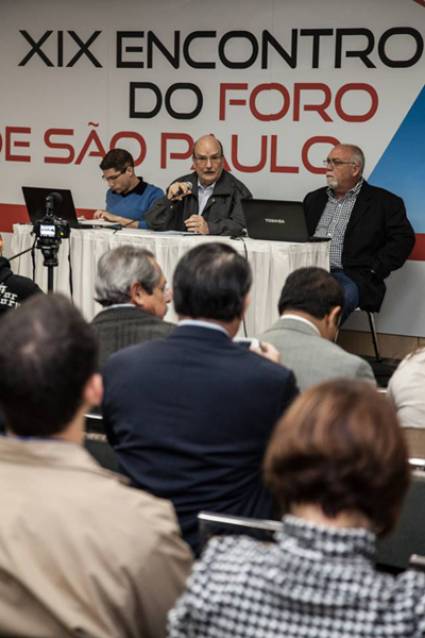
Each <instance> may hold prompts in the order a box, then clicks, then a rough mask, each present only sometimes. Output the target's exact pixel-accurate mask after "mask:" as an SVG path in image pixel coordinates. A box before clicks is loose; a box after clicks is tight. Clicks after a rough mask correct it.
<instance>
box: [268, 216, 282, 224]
mask: <svg viewBox="0 0 425 638" xmlns="http://www.w3.org/2000/svg"><path fill="white" fill-rule="evenodd" d="M264 221H265V222H266V223H267V224H286V222H285V220H284V219H271V218H270V217H266V218H265V219H264Z"/></svg>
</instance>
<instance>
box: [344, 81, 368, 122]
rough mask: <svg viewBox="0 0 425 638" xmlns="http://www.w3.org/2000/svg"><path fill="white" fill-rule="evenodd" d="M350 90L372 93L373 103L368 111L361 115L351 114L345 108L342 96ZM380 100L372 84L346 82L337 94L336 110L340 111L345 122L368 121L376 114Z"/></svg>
mask: <svg viewBox="0 0 425 638" xmlns="http://www.w3.org/2000/svg"><path fill="white" fill-rule="evenodd" d="M349 91H365V92H366V93H368V94H369V95H370V100H371V105H370V109H369V110H368V111H367V112H366V113H363V114H361V115H350V114H349V113H346V111H345V110H343V108H342V98H343V97H344V96H345V95H346V93H348V92H349ZM378 102H379V100H378V94H377V92H376V91H375V89H374V88H373V86H371V85H370V84H363V83H361V82H359V83H352V84H344V86H341V88H340V89H339V90H338V92H337V94H336V95H335V111H336V112H337V113H338V115H339V117H340V118H341V120H344V121H345V122H366V121H367V120H370V119H371V118H372V117H373V116H374V115H375V113H376V111H377V110H378Z"/></svg>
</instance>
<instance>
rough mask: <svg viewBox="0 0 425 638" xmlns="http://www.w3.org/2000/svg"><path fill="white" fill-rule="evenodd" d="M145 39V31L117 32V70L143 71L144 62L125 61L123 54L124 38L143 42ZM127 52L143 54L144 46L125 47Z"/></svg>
mask: <svg viewBox="0 0 425 638" xmlns="http://www.w3.org/2000/svg"><path fill="white" fill-rule="evenodd" d="M144 37H145V32H144V31H117V69H143V67H144V64H143V62H138V61H137V60H133V61H124V60H123V57H122V52H123V39H124V38H139V39H140V40H142V39H143V38H144ZM124 51H125V52H129V53H142V52H143V47H142V46H129V47H124Z"/></svg>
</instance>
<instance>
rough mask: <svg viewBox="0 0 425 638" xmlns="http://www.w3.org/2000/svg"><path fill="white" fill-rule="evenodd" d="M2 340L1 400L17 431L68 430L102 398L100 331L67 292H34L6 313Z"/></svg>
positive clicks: (55, 432)
mask: <svg viewBox="0 0 425 638" xmlns="http://www.w3.org/2000/svg"><path fill="white" fill-rule="evenodd" d="M0 343H1V344H2V346H1V348H0V404H1V406H2V408H3V411H4V414H5V418H6V424H7V428H8V429H9V430H10V431H11V432H13V433H14V434H16V435H18V436H33V437H49V436H55V435H61V434H65V431H67V430H68V428H70V427H71V425H72V422H73V420H74V419H76V418H77V417H78V416H80V420H81V421H83V414H84V411H86V410H88V409H90V408H91V407H92V406H93V405H96V404H98V403H99V402H100V400H101V393H102V384H101V379H100V375H98V374H96V365H97V342H96V338H95V335H94V333H93V331H92V328H91V326H89V325H88V324H87V323H86V321H85V320H84V319H83V317H82V316H81V314H80V313H79V311H78V310H77V309H76V308H75V306H73V305H72V303H71V302H70V301H68V300H67V299H66V298H65V297H63V296H62V295H58V294H51V295H35V296H34V297H32V298H31V299H30V300H29V301H26V302H25V303H24V304H23V305H22V306H20V307H19V308H18V309H17V310H16V311H15V312H13V313H10V314H8V315H6V316H5V318H4V319H3V320H2V322H1V324H0ZM80 413H81V414H80ZM77 438H78V440H80V439H81V433H80V434H79V436H78V437H77Z"/></svg>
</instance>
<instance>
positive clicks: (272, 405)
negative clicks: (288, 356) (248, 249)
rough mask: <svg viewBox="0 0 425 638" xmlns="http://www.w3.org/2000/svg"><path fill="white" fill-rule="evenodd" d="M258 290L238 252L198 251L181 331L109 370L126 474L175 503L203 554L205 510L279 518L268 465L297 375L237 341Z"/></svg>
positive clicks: (176, 282) (182, 271) (182, 286)
mask: <svg viewBox="0 0 425 638" xmlns="http://www.w3.org/2000/svg"><path fill="white" fill-rule="evenodd" d="M251 282H252V274H251V269H250V266H249V263H248V262H247V261H246V260H245V259H244V258H243V257H241V256H240V255H239V254H238V253H237V252H236V251H235V250H234V249H233V248H232V247H231V246H228V245H227V244H219V243H215V242H207V243H206V244H202V245H199V246H196V247H195V248H192V250H190V251H189V252H187V253H186V254H185V255H184V256H183V257H182V259H181V260H180V262H179V263H178V265H177V268H176V270H175V272H174V279H173V294H174V305H175V309H176V312H177V314H178V316H179V319H180V322H179V325H178V326H177V328H176V329H175V330H174V331H173V332H172V333H171V334H170V335H169V336H168V337H167V338H166V339H163V340H157V341H150V342H149V343H144V344H142V345H138V346H133V347H132V348H126V349H125V350H121V351H120V352H117V353H116V354H114V355H113V356H112V357H111V358H110V359H109V361H108V362H107V364H106V366H105V369H104V383H105V400H104V404H103V417H104V425H105V430H106V433H107V435H108V437H109V440H110V442H111V443H112V445H113V446H114V448H115V451H116V453H117V456H118V459H119V463H120V468H121V470H122V471H123V472H124V473H125V474H126V475H127V476H128V477H129V478H130V479H131V481H132V483H133V484H134V485H135V486H137V487H140V488H143V489H146V490H147V491H148V492H151V493H152V494H155V495H156V496H162V497H165V498H167V499H170V500H171V501H172V502H173V503H174V506H175V509H176V512H177V516H178V518H179V522H180V525H181V528H182V530H183V536H184V538H185V539H186V540H187V542H188V543H189V544H190V545H191V546H192V548H193V549H194V550H195V551H197V550H198V540H199V539H198V523H197V518H196V517H197V514H198V513H199V512H200V511H201V510H210V511H215V512H222V513H228V514H235V515H240V516H254V517H258V518H269V517H271V516H272V515H273V503H272V499H271V496H270V494H269V492H268V491H267V489H266V488H265V487H264V485H263V483H262V477H261V465H262V459H263V454H264V450H265V446H266V445H267V442H268V440H269V438H270V434H271V432H272V430H273V427H274V424H275V423H276V421H277V419H278V418H279V417H280V415H281V414H282V412H283V411H284V410H285V409H286V408H287V407H288V405H289V404H290V402H291V401H292V399H293V398H294V396H295V395H296V394H297V387H296V383H295V378H294V375H293V373H292V372H291V371H289V370H287V369H286V368H284V367H283V366H280V365H278V364H277V363H273V362H272V361H269V360H267V359H266V358H264V356H259V354H256V353H254V352H250V351H249V350H246V349H244V348H243V347H241V346H240V345H238V344H237V343H234V342H233V341H232V339H233V337H234V336H235V335H236V333H237V332H238V329H239V326H240V323H241V321H242V319H243V317H244V314H245V311H246V308H247V305H248V303H249V290H250V287H251ZM266 347H267V348H270V346H266V344H263V348H266ZM262 352H263V353H264V352H266V351H265V350H262Z"/></svg>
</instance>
